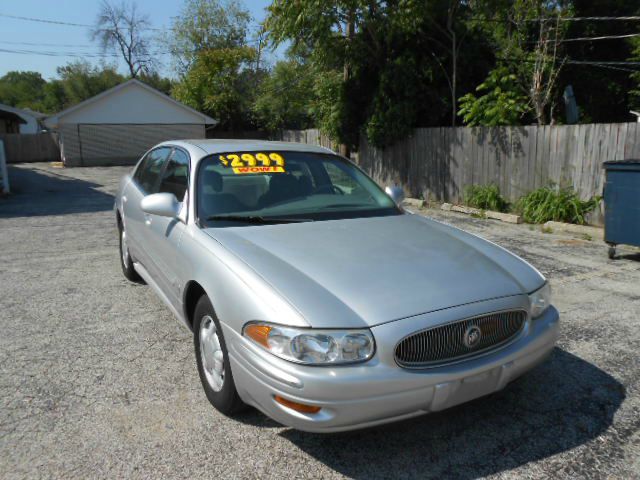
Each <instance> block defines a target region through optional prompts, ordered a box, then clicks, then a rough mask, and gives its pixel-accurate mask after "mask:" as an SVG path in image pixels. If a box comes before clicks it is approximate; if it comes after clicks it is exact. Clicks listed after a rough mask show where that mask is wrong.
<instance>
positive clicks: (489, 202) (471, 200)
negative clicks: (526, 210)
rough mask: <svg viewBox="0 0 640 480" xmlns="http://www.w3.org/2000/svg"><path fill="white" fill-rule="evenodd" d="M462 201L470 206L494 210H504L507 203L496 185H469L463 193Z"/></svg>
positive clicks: (506, 208) (507, 205)
mask: <svg viewBox="0 0 640 480" xmlns="http://www.w3.org/2000/svg"><path fill="white" fill-rule="evenodd" d="M464 201H465V203H466V204H467V205H469V206H470V207H476V208H480V209H482V210H492V211H494V212H506V211H507V210H508V209H509V203H508V202H507V201H506V200H505V199H504V197H503V196H502V195H500V188H498V186H497V185H471V186H469V187H467V189H466V190H465V193H464Z"/></svg>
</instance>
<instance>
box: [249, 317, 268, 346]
mask: <svg viewBox="0 0 640 480" xmlns="http://www.w3.org/2000/svg"><path fill="white" fill-rule="evenodd" d="M271 329H272V328H271V327H269V326H267V325H259V324H257V323H253V324H251V325H247V326H246V327H244V334H245V335H246V336H247V337H249V338H251V339H253V340H254V341H255V342H256V343H258V344H259V345H262V346H263V347H265V348H266V349H268V348H269V342H268V340H269V332H270V331H271Z"/></svg>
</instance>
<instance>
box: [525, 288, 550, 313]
mask: <svg viewBox="0 0 640 480" xmlns="http://www.w3.org/2000/svg"><path fill="white" fill-rule="evenodd" d="M529 301H530V302H531V318H537V317H539V316H540V315H542V314H543V313H544V311H545V310H546V309H547V308H549V305H551V287H550V286H549V284H548V283H545V284H544V287H542V288H541V289H539V290H536V291H535V292H533V293H532V294H531V295H529Z"/></svg>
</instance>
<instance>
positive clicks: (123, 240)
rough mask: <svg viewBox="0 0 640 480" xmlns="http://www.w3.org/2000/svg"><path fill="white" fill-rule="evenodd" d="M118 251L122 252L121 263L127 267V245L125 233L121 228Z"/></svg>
mask: <svg viewBox="0 0 640 480" xmlns="http://www.w3.org/2000/svg"><path fill="white" fill-rule="evenodd" d="M120 239H121V240H120V242H121V243H120V253H121V254H122V264H123V265H124V266H125V267H127V266H129V247H127V234H126V233H125V231H124V228H123V229H122V233H121V234H120Z"/></svg>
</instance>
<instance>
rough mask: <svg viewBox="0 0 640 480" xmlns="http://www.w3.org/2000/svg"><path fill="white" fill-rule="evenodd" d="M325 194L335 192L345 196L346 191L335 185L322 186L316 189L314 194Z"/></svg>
mask: <svg viewBox="0 0 640 480" xmlns="http://www.w3.org/2000/svg"><path fill="white" fill-rule="evenodd" d="M323 192H327V193H330V192H333V193H335V194H337V195H344V190H342V189H341V188H340V187H338V186H337V185H333V184H325V185H321V186H319V187H318V188H316V189H315V190H314V192H313V193H323Z"/></svg>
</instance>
